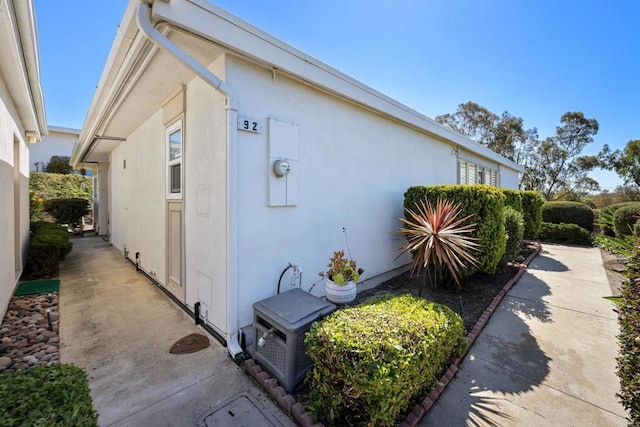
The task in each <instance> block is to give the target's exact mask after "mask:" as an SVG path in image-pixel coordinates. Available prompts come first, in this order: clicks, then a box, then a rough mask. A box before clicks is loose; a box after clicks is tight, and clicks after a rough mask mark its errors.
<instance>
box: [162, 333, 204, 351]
mask: <svg viewBox="0 0 640 427" xmlns="http://www.w3.org/2000/svg"><path fill="white" fill-rule="evenodd" d="M207 347H209V338H207V337H205V336H204V335H202V334H191V335H187V336H186V337H184V338H180V339H179V340H178V341H176V342H175V344H173V345H172V346H171V349H170V350H169V353H171V354H188V353H195V352H196V351H200V350H204V349H205V348H207Z"/></svg>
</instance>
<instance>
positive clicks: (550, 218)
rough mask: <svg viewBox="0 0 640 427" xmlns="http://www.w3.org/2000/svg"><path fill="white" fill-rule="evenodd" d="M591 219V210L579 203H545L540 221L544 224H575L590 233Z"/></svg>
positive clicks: (591, 227) (592, 216)
mask: <svg viewBox="0 0 640 427" xmlns="http://www.w3.org/2000/svg"><path fill="white" fill-rule="evenodd" d="M593 218H594V215H593V210H592V209H591V208H590V207H589V206H588V205H586V204H584V203H580V202H564V201H557V202H545V204H544V205H543V206H542V221H544V222H552V223H554V224H561V223H565V224H575V225H579V226H580V227H582V228H584V229H585V230H587V231H588V232H592V231H593Z"/></svg>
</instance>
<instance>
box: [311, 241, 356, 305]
mask: <svg viewBox="0 0 640 427" xmlns="http://www.w3.org/2000/svg"><path fill="white" fill-rule="evenodd" d="M327 267H328V268H329V269H328V270H327V271H326V272H322V273H320V275H321V276H323V277H324V278H325V279H324V289H325V295H326V297H327V301H330V302H333V303H336V304H347V303H350V302H353V301H354V300H355V299H356V295H357V293H358V292H357V288H356V283H358V280H359V279H360V275H361V274H362V273H364V270H363V269H362V268H358V267H357V266H356V262H355V261H354V260H352V259H347V258H345V256H344V251H336V252H334V253H333V256H332V257H331V258H330V259H329V264H327Z"/></svg>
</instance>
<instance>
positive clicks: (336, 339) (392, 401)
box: [305, 295, 467, 425]
mask: <svg viewBox="0 0 640 427" xmlns="http://www.w3.org/2000/svg"><path fill="white" fill-rule="evenodd" d="M305 344H306V346H307V353H308V354H309V356H310V357H311V359H312V360H313V362H314V367H313V368H312V369H311V370H310V371H309V372H308V373H307V379H306V381H307V383H308V384H309V387H310V393H309V403H308V405H307V406H308V408H309V409H310V411H311V413H312V414H313V415H314V416H315V417H316V419H318V420H321V421H322V422H323V423H325V424H326V425H363V424H366V425H394V423H395V421H396V418H397V417H398V416H399V415H400V414H401V413H402V412H403V411H404V410H406V409H407V408H408V407H409V405H410V403H411V402H412V399H414V398H420V397H422V396H423V395H425V394H426V393H427V392H428V391H429V390H430V389H431V388H432V387H433V386H434V385H435V384H436V382H437V380H438V378H439V377H440V375H441V374H442V373H443V372H444V371H445V369H446V366H447V363H448V362H449V360H450V359H451V358H453V357H457V356H460V355H462V354H463V352H464V350H465V349H466V345H467V341H466V339H465V336H464V327H463V323H462V319H461V318H460V316H458V314H456V313H455V312H453V311H452V310H451V309H449V308H448V307H445V306H443V305H439V304H435V303H433V302H429V301H426V300H424V299H422V298H416V297H414V296H412V295H402V296H397V297H390V296H384V297H381V298H376V299H374V300H371V301H370V302H367V303H365V304H362V305H360V306H357V307H351V308H346V309H343V310H338V311H336V312H334V313H333V314H331V315H329V316H327V317H326V318H325V319H324V320H323V321H321V322H319V323H317V324H315V325H314V326H313V327H312V328H311V330H310V331H309V333H308V334H307V336H306V339H305Z"/></svg>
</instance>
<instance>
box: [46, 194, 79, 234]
mask: <svg viewBox="0 0 640 427" xmlns="http://www.w3.org/2000/svg"><path fill="white" fill-rule="evenodd" d="M44 210H45V211H47V212H49V213H50V214H51V216H52V217H54V218H55V219H56V221H58V222H59V223H60V224H68V225H70V226H71V227H73V228H78V227H80V226H81V225H82V217H83V216H85V215H87V214H88V213H89V202H88V201H87V200H85V199H78V198H76V199H54V200H47V201H46V202H44Z"/></svg>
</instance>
